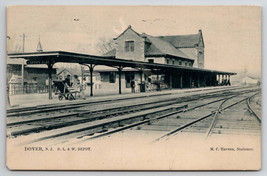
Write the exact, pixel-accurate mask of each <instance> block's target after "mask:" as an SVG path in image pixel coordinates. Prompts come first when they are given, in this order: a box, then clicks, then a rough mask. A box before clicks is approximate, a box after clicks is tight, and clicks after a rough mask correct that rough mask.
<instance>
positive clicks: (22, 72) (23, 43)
mask: <svg viewBox="0 0 267 176" xmlns="http://www.w3.org/2000/svg"><path fill="white" fill-rule="evenodd" d="M24 49H25V34H24V33H23V35H22V52H23V53H24V51H25V50H24ZM21 81H22V83H21V84H22V94H24V59H22V64H21Z"/></svg>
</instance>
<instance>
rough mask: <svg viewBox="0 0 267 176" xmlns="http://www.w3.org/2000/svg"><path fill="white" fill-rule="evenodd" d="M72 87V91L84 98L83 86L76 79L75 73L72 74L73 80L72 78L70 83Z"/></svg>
mask: <svg viewBox="0 0 267 176" xmlns="http://www.w3.org/2000/svg"><path fill="white" fill-rule="evenodd" d="M72 88H73V89H74V91H77V92H79V93H80V96H81V97H82V99H84V100H85V95H84V92H83V87H82V85H81V84H80V80H79V79H78V76H77V75H74V80H73V83H72Z"/></svg>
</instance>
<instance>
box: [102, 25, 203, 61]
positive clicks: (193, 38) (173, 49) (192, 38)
mask: <svg viewBox="0 0 267 176" xmlns="http://www.w3.org/2000/svg"><path fill="white" fill-rule="evenodd" d="M127 30H132V31H134V30H133V29H132V28H131V26H129V27H128V28H127V29H126V30H125V31H124V32H123V33H121V34H120V35H119V36H118V37H116V38H115V39H117V38H119V37H120V36H122V35H123V34H124V33H125V32H126V31H127ZM134 32H135V33H136V34H137V35H138V36H140V37H143V38H145V42H146V43H148V45H147V46H148V48H146V51H145V56H146V57H151V56H156V55H171V56H175V57H180V58H185V59H191V60H194V59H192V58H191V56H188V55H186V54H185V53H183V52H182V51H181V50H179V48H186V47H195V45H197V44H199V41H200V37H202V31H201V30H199V32H198V33H197V34H191V35H172V36H156V37H154V36H150V35H147V34H145V33H142V34H139V33H137V32H136V31H134ZM103 56H108V57H115V56H116V49H113V50H111V51H109V52H107V53H105V54H104V55H103Z"/></svg>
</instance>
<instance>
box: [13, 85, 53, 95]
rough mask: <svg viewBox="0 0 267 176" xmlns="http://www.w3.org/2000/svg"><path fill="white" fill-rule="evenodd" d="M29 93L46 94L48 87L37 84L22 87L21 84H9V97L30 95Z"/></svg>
mask: <svg viewBox="0 0 267 176" xmlns="http://www.w3.org/2000/svg"><path fill="white" fill-rule="evenodd" d="M53 90H54V89H53ZM30 93H48V86H47V85H37V84H26V85H24V86H22V85H21V84H9V94H10V95H18V94H30Z"/></svg>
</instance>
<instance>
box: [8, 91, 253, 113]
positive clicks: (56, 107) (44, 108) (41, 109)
mask: <svg viewBox="0 0 267 176" xmlns="http://www.w3.org/2000/svg"><path fill="white" fill-rule="evenodd" d="M247 88H249V87H247ZM239 89H240V87H222V88H218V89H216V91H214V90H213V89H206V90H205V91H212V90H213V92H214V93H218V92H227V91H233V90H239ZM193 92H199V91H197V90H194V91H190V90H189V91H186V92H185V93H193ZM170 95H172V93H161V94H152V95H150V94H148V95H140V96H135V97H132V96H130V97H118V98H109V99H102V100H101V99H100V100H94V101H91V100H88V101H75V102H67V103H66V102H64V103H59V104H51V105H38V106H34V107H19V108H11V109H7V111H6V113H7V114H6V116H7V117H21V116H29V115H33V114H39V115H40V114H42V113H43V114H47V113H53V112H58V111H60V112H63V111H64V110H65V111H66V112H69V111H70V110H73V109H78V108H81V107H86V106H90V105H94V106H95V105H99V104H103V103H112V102H118V101H128V100H132V99H140V100H142V99H146V98H153V97H164V96H170Z"/></svg>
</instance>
